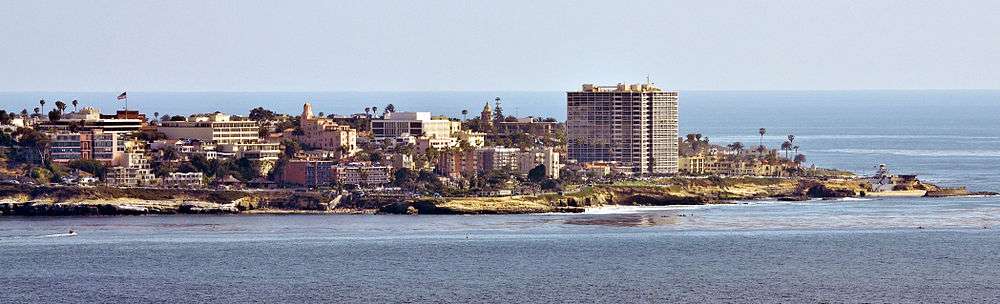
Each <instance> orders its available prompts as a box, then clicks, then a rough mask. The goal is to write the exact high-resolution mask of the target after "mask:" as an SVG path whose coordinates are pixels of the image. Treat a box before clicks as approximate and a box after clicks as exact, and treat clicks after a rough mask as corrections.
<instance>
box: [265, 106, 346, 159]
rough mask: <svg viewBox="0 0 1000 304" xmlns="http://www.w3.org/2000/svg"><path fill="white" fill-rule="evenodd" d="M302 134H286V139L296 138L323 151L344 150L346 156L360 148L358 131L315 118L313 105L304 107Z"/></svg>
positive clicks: (300, 123)
mask: <svg viewBox="0 0 1000 304" xmlns="http://www.w3.org/2000/svg"><path fill="white" fill-rule="evenodd" d="M299 129H301V133H298V132H294V131H287V132H284V133H285V134H284V137H286V138H294V139H296V140H298V141H299V142H301V143H303V144H305V145H307V146H309V147H311V148H314V149H321V150H330V151H339V150H341V149H343V151H344V152H345V154H346V155H354V153H355V152H357V151H358V150H360V149H359V148H358V131H357V130H354V129H352V128H351V127H350V126H347V125H340V124H337V123H336V122H334V121H333V120H332V119H328V118H326V117H316V116H313V111H312V105H311V104H309V103H306V104H304V105H303V106H302V116H300V117H299Z"/></svg>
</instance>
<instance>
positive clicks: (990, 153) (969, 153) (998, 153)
mask: <svg viewBox="0 0 1000 304" xmlns="http://www.w3.org/2000/svg"><path fill="white" fill-rule="evenodd" d="M818 152H828V153H846V154H874V155H879V154H882V155H884V154H889V155H899V156H920V157H1000V150H902V149H882V150H877V149H829V150H819V151H818Z"/></svg>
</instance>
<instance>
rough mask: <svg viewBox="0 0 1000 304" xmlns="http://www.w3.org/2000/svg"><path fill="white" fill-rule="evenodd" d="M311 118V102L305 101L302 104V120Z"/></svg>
mask: <svg viewBox="0 0 1000 304" xmlns="http://www.w3.org/2000/svg"><path fill="white" fill-rule="evenodd" d="M312 118H313V106H312V104H311V103H308V102H307V103H305V104H304V105H302V118H301V119H302V120H306V119H312Z"/></svg>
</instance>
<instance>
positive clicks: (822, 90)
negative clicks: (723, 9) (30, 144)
mask: <svg viewBox="0 0 1000 304" xmlns="http://www.w3.org/2000/svg"><path fill="white" fill-rule="evenodd" d="M664 90H669V91H687V92H845V91H1000V88H996V89H955V88H929V89H676V88H668V89H664ZM128 91H131V90H124V91H118V90H115V91H86V90H81V91H76V90H53V91H44V90H21V91H0V94H13V93H17V94H25V93H115V92H128ZM131 92H141V93H482V92H524V93H555V92H559V93H564V92H576V91H562V90H314V91H307V90H288V91H282V90H272V91H265V90H261V91H252V90H247V91H237V90H192V91H187V90H180V91H168V90H135V91H131Z"/></svg>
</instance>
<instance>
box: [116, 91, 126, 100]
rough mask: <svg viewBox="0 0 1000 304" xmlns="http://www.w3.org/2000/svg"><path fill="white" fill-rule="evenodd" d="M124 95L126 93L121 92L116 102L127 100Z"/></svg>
mask: <svg viewBox="0 0 1000 304" xmlns="http://www.w3.org/2000/svg"><path fill="white" fill-rule="evenodd" d="M125 93H127V92H122V93H121V95H118V100H122V99H128V96H126V95H125Z"/></svg>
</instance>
